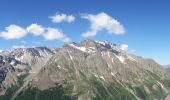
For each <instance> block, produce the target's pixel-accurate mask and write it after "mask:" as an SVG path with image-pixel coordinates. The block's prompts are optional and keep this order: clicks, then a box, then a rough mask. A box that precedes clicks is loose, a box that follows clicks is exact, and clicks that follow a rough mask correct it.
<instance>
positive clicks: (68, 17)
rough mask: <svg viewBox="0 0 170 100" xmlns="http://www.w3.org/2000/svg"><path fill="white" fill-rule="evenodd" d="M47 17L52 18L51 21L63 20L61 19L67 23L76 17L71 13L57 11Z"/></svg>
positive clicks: (58, 21)
mask: <svg viewBox="0 0 170 100" xmlns="http://www.w3.org/2000/svg"><path fill="white" fill-rule="evenodd" d="M49 18H50V19H51V20H52V22H53V23H60V22H63V21H66V22H68V23H72V22H74V21H75V19H76V18H75V17H74V16H73V15H66V14H58V13H56V14H55V15H53V16H50V17H49Z"/></svg>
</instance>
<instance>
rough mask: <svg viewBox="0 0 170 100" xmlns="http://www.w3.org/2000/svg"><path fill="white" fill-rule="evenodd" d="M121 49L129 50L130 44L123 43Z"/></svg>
mask: <svg viewBox="0 0 170 100" xmlns="http://www.w3.org/2000/svg"><path fill="white" fill-rule="evenodd" d="M120 49H122V50H124V51H127V50H128V45H127V44H122V45H121V47H120Z"/></svg>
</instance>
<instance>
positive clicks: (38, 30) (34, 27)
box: [27, 23, 45, 36]
mask: <svg viewBox="0 0 170 100" xmlns="http://www.w3.org/2000/svg"><path fill="white" fill-rule="evenodd" d="M27 31H28V33H32V34H33V35H35V36H40V35H42V34H43V33H44V31H45V29H44V27H42V26H41V25H38V24H37V23H35V24H31V25H30V26H28V27H27Z"/></svg>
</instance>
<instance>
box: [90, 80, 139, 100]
mask: <svg viewBox="0 0 170 100" xmlns="http://www.w3.org/2000/svg"><path fill="white" fill-rule="evenodd" d="M91 82H92V85H93V89H94V92H95V94H96V97H94V98H93V100H136V99H135V97H134V96H133V95H132V94H131V93H130V92H128V91H127V90H126V89H125V88H124V87H123V86H122V85H120V84H119V83H117V82H116V81H114V82H111V83H109V84H108V85H107V86H106V85H104V84H103V83H102V82H101V81H99V80H96V79H94V80H92V81H91Z"/></svg>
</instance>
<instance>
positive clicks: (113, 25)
mask: <svg viewBox="0 0 170 100" xmlns="http://www.w3.org/2000/svg"><path fill="white" fill-rule="evenodd" d="M81 17H82V18H84V19H87V20H89V21H90V23H91V26H90V30H88V31H87V32H85V33H83V34H82V36H83V37H93V36H95V35H96V34H97V33H98V32H99V31H101V30H103V29H105V30H106V31H107V32H108V33H109V34H124V33H125V29H124V27H123V25H122V24H120V22H118V21H117V20H116V19H114V18H112V17H111V16H109V15H107V14H106V13H104V12H102V13H99V14H97V15H93V14H83V15H82V16H81Z"/></svg>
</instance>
